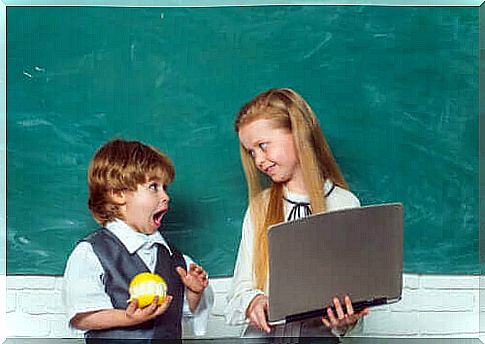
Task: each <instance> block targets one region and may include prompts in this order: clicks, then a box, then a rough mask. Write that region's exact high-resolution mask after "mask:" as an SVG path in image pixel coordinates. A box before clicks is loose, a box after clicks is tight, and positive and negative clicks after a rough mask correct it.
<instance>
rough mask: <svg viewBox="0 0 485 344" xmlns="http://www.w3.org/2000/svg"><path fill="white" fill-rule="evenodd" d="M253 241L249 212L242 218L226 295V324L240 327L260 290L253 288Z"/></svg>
mask: <svg viewBox="0 0 485 344" xmlns="http://www.w3.org/2000/svg"><path fill="white" fill-rule="evenodd" d="M253 241H254V228H253V226H252V223H251V218H250V216H249V210H247V211H246V214H245V216H244V222H243V228H242V237H241V242H240V244H239V251H238V255H237V260H236V266H235V268H234V276H233V278H232V282H231V287H230V289H229V291H228V293H227V306H226V308H225V311H224V316H225V318H226V323H227V324H229V325H240V324H244V323H245V322H246V309H247V308H248V306H249V304H250V303H251V301H252V299H253V298H254V297H255V296H256V295H259V294H263V291H262V290H259V289H255V288H254V287H253V271H252V266H253Z"/></svg>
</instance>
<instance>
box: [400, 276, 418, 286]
mask: <svg viewBox="0 0 485 344" xmlns="http://www.w3.org/2000/svg"><path fill="white" fill-rule="evenodd" d="M402 277H403V281H402V282H403V287H404V288H406V289H418V288H419V276H418V275H415V274H403V276H402Z"/></svg>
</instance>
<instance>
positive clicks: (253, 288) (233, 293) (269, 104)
mask: <svg viewBox="0 0 485 344" xmlns="http://www.w3.org/2000/svg"><path fill="white" fill-rule="evenodd" d="M235 128H236V132H237V133H238V135H239V140H240V152H241V160H242V164H243V167H244V171H245V174H246V179H247V184H248V193H249V208H248V210H247V211H246V215H245V217H244V222H243V230H242V238H241V243H240V247H239V252H238V257H237V261H236V266H235V270H234V278H233V281H232V287H231V289H230V291H229V293H228V305H227V308H226V312H225V316H226V320H227V322H228V323H229V324H241V323H244V322H246V321H247V320H249V322H250V324H251V325H252V327H253V328H251V327H248V329H247V330H246V335H248V334H249V332H250V331H253V332H254V328H256V329H259V330H262V331H264V332H266V333H268V334H269V333H271V328H270V327H269V325H268V323H267V320H266V319H267V316H266V315H267V311H268V297H267V296H266V295H265V294H266V293H267V290H268V240H267V234H266V231H267V228H268V227H269V226H270V225H272V224H276V223H279V222H283V221H291V220H295V219H298V218H300V217H304V216H307V215H309V214H311V213H312V212H313V213H320V212H325V211H330V210H337V209H342V208H348V207H358V206H360V203H359V200H358V199H357V198H356V197H355V196H354V195H353V194H352V193H351V192H350V191H348V186H347V183H346V182H345V180H344V177H343V176H342V174H341V172H340V169H339V167H338V166H337V163H336V161H335V159H334V157H333V155H332V153H331V151H330V148H329V146H328V144H327V142H326V141H325V138H324V137H323V134H322V131H321V129H320V126H319V124H318V121H317V119H316V117H315V114H314V113H313V111H312V109H311V108H310V106H309V105H308V104H307V103H306V102H305V100H304V99H303V98H302V97H301V96H300V95H299V94H298V93H296V92H295V91H293V90H291V89H288V88H280V89H270V90H268V91H266V92H263V93H261V94H259V95H257V96H256V97H255V98H254V99H253V100H251V101H250V102H248V103H247V104H245V105H244V106H243V107H242V108H241V110H240V111H239V114H238V116H237V118H236V123H235ZM259 172H262V173H263V174H264V175H266V176H267V177H269V180H268V181H269V183H270V187H269V188H267V189H265V190H263V188H262V185H261V184H262V183H261V179H260V173H259ZM290 278H291V277H290ZM334 305H335V309H336V314H335V313H334V312H333V311H332V310H331V309H330V308H328V309H327V313H326V316H324V317H322V318H321V319H318V320H317V322H316V323H315V319H313V320H310V321H304V322H303V323H302V324H292V323H290V324H289V325H290V326H291V327H292V329H291V330H289V331H288V330H287V329H283V333H281V331H280V330H277V331H274V332H273V333H274V334H276V333H277V332H278V331H280V335H281V334H282V335H284V336H287V335H289V336H295V334H296V336H307V335H310V336H316V335H322V334H323V335H324V334H325V332H327V334H328V331H325V330H326V328H330V329H331V330H332V332H333V333H334V334H336V335H342V334H343V333H345V332H346V331H347V330H348V329H349V328H351V327H353V326H354V325H355V324H356V323H357V321H358V319H359V318H361V317H362V316H363V315H365V314H367V313H368V310H367V309H364V310H363V311H361V312H358V313H356V312H354V311H353V309H352V302H351V300H350V298H349V297H348V296H346V297H345V300H344V305H345V306H342V303H341V301H340V300H339V299H338V298H335V299H334ZM295 326H299V327H300V328H298V329H297V330H295Z"/></svg>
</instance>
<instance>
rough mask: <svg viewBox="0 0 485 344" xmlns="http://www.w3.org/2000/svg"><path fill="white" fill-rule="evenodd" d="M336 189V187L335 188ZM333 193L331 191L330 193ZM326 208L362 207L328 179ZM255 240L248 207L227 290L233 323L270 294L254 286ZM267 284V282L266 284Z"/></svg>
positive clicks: (300, 198)
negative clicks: (260, 296)
mask: <svg viewBox="0 0 485 344" xmlns="http://www.w3.org/2000/svg"><path fill="white" fill-rule="evenodd" d="M332 188H333V190H332ZM330 190H332V191H331V192H330V194H328V192H329V191H330ZM324 191H325V194H328V196H327V198H326V202H327V203H326V205H327V211H332V210H340V209H344V208H354V207H359V206H360V202H359V200H358V198H357V197H356V196H355V195H354V194H353V193H352V192H350V191H347V190H345V189H342V188H340V187H338V186H334V185H333V183H332V182H331V181H329V180H327V181H326V182H325V184H324ZM285 197H286V198H287V199H288V200H290V201H293V202H309V198H308V196H307V195H301V194H296V193H293V192H290V191H289V190H287V189H285ZM283 203H284V216H285V219H286V217H287V216H288V214H289V212H290V211H291V209H292V208H293V204H291V203H290V202H283ZM253 241H254V228H253V225H252V222H251V217H250V215H249V208H248V209H247V210H246V214H245V215H244V221H243V226H242V237H241V242H240V245H239V252H238V255H237V260H236V266H235V268H234V276H233V279H232V283H231V288H230V289H229V291H228V293H227V306H226V308H225V312H224V315H225V318H226V322H227V323H228V324H230V325H240V324H244V323H247V322H248V320H247V319H246V309H247V308H248V306H249V304H250V303H251V300H252V299H253V298H254V297H255V296H256V295H258V294H264V293H267V292H268V290H267V288H266V290H259V289H256V288H254V280H253V277H254V276H253V270H252V267H253ZM266 285H268V283H266Z"/></svg>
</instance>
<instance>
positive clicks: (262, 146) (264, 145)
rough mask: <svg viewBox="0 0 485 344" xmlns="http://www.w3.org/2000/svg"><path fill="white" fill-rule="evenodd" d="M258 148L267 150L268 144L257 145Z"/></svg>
mask: <svg viewBox="0 0 485 344" xmlns="http://www.w3.org/2000/svg"><path fill="white" fill-rule="evenodd" d="M259 148H261V149H262V150H263V151H265V150H266V148H268V144H267V143H266V142H261V143H260V144H259Z"/></svg>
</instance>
